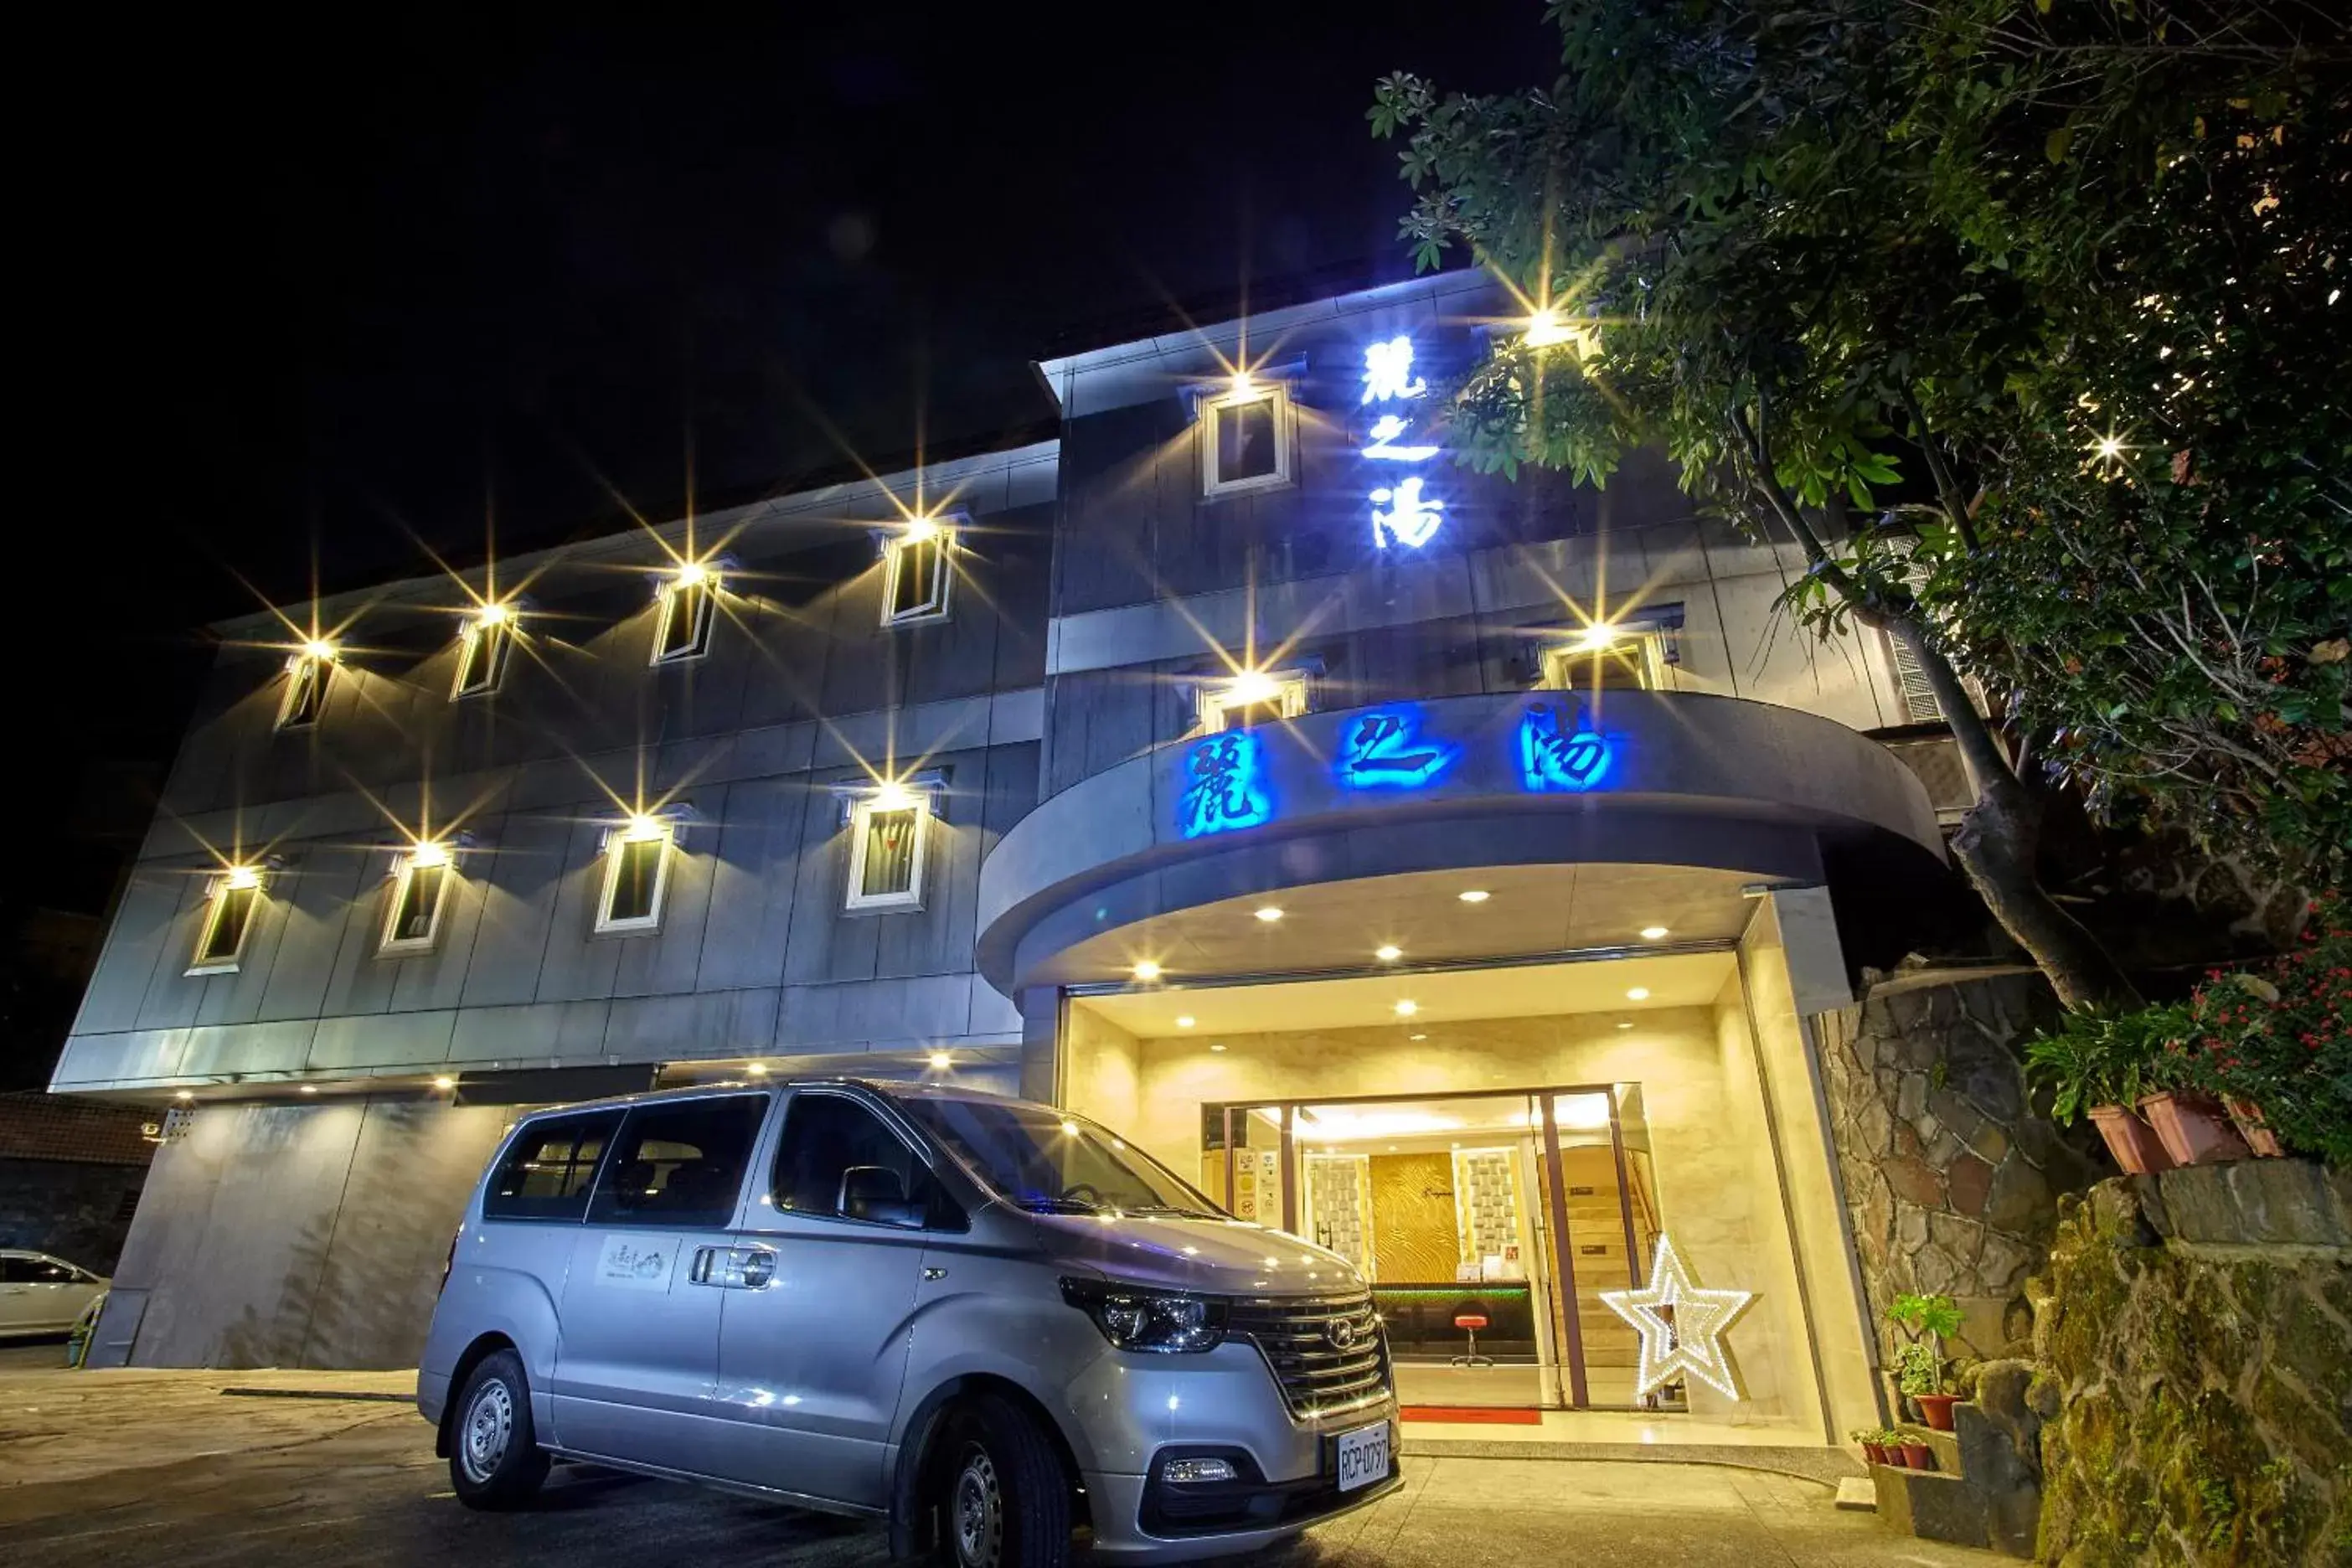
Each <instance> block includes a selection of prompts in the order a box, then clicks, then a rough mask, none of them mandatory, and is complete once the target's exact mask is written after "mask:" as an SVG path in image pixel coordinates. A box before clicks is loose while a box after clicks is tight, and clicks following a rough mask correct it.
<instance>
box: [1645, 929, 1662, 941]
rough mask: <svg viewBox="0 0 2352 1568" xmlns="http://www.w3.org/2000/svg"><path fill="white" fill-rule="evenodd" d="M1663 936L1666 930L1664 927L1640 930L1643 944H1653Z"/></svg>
mask: <svg viewBox="0 0 2352 1568" xmlns="http://www.w3.org/2000/svg"><path fill="white" fill-rule="evenodd" d="M1665 934H1666V928H1665V927H1664V926H1643V928H1642V940H1643V942H1655V941H1657V940H1658V939H1659V938H1660V937H1662V936H1664V935H1665Z"/></svg>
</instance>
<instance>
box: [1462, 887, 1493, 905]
mask: <svg viewBox="0 0 2352 1568" xmlns="http://www.w3.org/2000/svg"><path fill="white" fill-rule="evenodd" d="M1494 896H1495V895H1494V894H1492V893H1490V892H1488V891H1487V890H1486V889H1484V888H1465V889H1463V890H1462V891H1461V892H1459V893H1456V894H1455V895H1454V897H1455V898H1457V899H1460V900H1462V901H1463V902H1464V903H1465V904H1483V903H1485V902H1486V900H1488V899H1491V898H1493V897H1494Z"/></svg>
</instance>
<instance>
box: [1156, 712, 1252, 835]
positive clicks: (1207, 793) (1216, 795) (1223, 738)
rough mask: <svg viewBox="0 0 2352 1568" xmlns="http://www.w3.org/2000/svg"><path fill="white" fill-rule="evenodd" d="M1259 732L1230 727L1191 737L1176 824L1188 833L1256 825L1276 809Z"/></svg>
mask: <svg viewBox="0 0 2352 1568" xmlns="http://www.w3.org/2000/svg"><path fill="white" fill-rule="evenodd" d="M1263 761H1264V759H1263V755H1262V752H1261V751H1260V747H1259V743H1258V738H1257V737H1256V736H1255V735H1253V734H1251V733H1250V732H1249V731H1246V730H1228V731H1225V732H1224V733H1223V734H1222V735H1211V736H1209V737H1208V738H1206V739H1205V740H1202V741H1197V742H1194V743H1193V744H1192V747H1191V748H1190V749H1189V750H1187V751H1186V752H1185V753H1184V787H1183V790H1182V792H1181V795H1179V796H1178V799H1177V805H1176V830H1177V832H1179V833H1180V834H1181V835H1182V836H1183V837H1187V838H1199V837H1202V836H1203V835H1205V834H1211V833H1228V832H1231V831H1232V830H1233V829H1234V828H1236V827H1255V826H1257V825H1258V824H1260V823H1262V822H1264V821H1265V819H1266V818H1267V817H1269V816H1273V815H1274V805H1273V801H1272V799H1271V798H1270V797H1269V796H1268V795H1267V794H1266V790H1265V781H1264V780H1263V778H1262V777H1261V776H1260V774H1261V770H1262V766H1263Z"/></svg>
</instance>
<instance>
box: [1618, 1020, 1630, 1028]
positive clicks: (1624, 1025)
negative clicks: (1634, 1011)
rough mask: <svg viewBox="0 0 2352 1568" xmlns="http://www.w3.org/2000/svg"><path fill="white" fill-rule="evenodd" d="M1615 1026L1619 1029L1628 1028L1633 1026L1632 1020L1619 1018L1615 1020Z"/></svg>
mask: <svg viewBox="0 0 2352 1568" xmlns="http://www.w3.org/2000/svg"><path fill="white" fill-rule="evenodd" d="M1617 1026H1618V1027H1619V1028H1621V1029H1630V1028H1632V1027H1633V1019H1631V1018H1620V1019H1618V1020H1617Z"/></svg>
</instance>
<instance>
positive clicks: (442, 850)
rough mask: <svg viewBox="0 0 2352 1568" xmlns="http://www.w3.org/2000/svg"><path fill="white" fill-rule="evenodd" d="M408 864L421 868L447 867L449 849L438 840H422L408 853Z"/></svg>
mask: <svg viewBox="0 0 2352 1568" xmlns="http://www.w3.org/2000/svg"><path fill="white" fill-rule="evenodd" d="M408 863H409V864H410V865H412V866H419V867H433V866H446V865H447V864H448V863H449V847H448V846H447V845H446V844H444V843H442V842H441V841H440V840H438V839H436V838H420V839H418V840H417V842H416V847H415V848H414V849H412V850H410V851H409V852H408Z"/></svg>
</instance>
